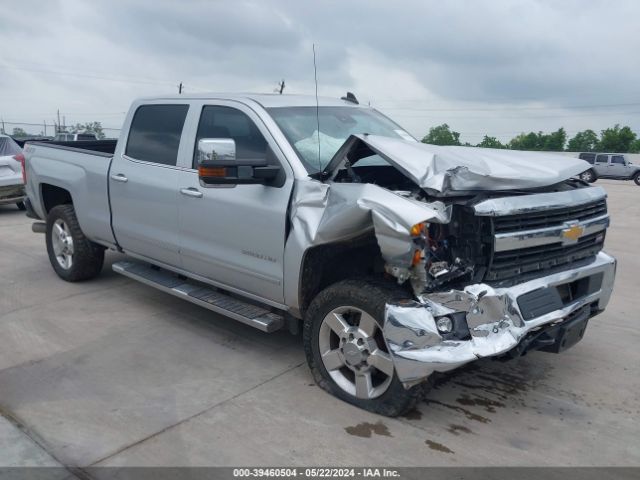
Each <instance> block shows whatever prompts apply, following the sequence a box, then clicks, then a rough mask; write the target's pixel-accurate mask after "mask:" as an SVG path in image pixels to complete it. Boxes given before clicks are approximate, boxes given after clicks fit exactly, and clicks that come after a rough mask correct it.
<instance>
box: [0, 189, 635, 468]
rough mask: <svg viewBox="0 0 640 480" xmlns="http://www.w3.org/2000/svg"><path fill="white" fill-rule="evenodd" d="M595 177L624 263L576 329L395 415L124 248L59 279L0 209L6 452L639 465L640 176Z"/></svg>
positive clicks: (117, 457) (64, 458)
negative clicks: (132, 260)
mask: <svg viewBox="0 0 640 480" xmlns="http://www.w3.org/2000/svg"><path fill="white" fill-rule="evenodd" d="M598 184H600V185H603V186H605V187H606V188H607V190H608V191H609V195H610V213H611V217H612V223H613V226H612V228H611V229H610V231H609V234H608V236H607V241H606V245H607V250H608V251H609V252H610V253H612V254H614V255H615V256H616V257H617V258H618V260H619V267H618V277H617V283H616V288H615V292H614V296H613V298H612V301H611V303H610V305H609V309H608V310H607V311H606V313H605V314H603V315H601V316H599V317H597V318H595V319H594V320H593V321H592V322H591V323H590V325H589V328H588V330H587V334H586V336H585V338H584V340H583V341H582V342H580V343H579V344H578V345H576V346H575V347H574V348H572V349H571V350H569V351H567V352H565V353H564V354H562V355H554V354H548V353H532V354H530V355H528V356H527V357H524V358H521V359H519V360H517V361H513V362H511V363H506V364H505V363H498V362H493V361H482V362H479V363H476V364H474V365H472V366H470V367H468V368H465V369H464V370H462V371H460V372H458V373H456V374H454V375H451V376H450V377H448V378H447V379H446V380H445V381H443V382H441V383H440V384H439V385H438V386H437V387H436V389H435V390H434V391H432V392H431V394H430V395H429V396H428V399H427V401H426V402H423V403H421V404H420V405H419V406H418V409H417V410H416V411H414V412H412V413H411V414H410V415H408V416H407V417H405V418H399V419H389V418H384V417H379V416H376V415H373V414H369V413H367V412H364V411H361V410H358V409H356V408H354V407H351V406H349V405H347V404H345V403H342V402H340V401H339V400H337V399H335V398H333V397H331V396H329V395H328V394H326V393H324V392H323V391H321V390H320V389H318V387H316V386H314V383H313V381H312V378H311V375H310V374H309V371H308V370H307V367H306V364H305V361H304V355H303V352H302V348H301V345H300V339H299V338H296V337H293V336H291V335H289V334H288V333H285V332H278V333H275V334H270V335H269V334H263V333H261V332H259V331H257V330H254V329H252V328H250V327H246V326H244V325H241V324H238V323H236V322H234V321H232V320H228V319H225V318H222V317H219V316H216V315H214V314H212V313H211V312H208V311H206V310H203V309H201V308H199V307H197V306H194V305H191V304H188V303H186V302H184V301H181V300H179V299H176V298H173V297H171V296H169V295H166V294H163V293H160V292H157V291H155V290H154V289H152V288H150V287H147V286H144V285H140V284H137V283H135V282H133V281H130V280H128V279H126V278H124V277H121V276H118V275H116V274H114V273H113V272H112V271H111V269H110V264H111V263H112V262H113V261H116V260H118V259H119V258H121V257H120V256H119V255H117V254H109V255H108V262H107V265H106V266H105V269H104V271H103V274H102V276H101V277H100V278H99V279H97V280H95V281H90V282H86V283H81V284H70V283H66V282H64V281H62V280H60V279H58V278H57V277H56V275H55V274H54V272H53V270H52V269H51V267H50V265H49V261H48V259H47V255H46V250H45V246H44V236H43V235H38V234H34V233H31V230H30V225H31V220H29V219H27V218H26V217H25V216H24V214H23V213H22V212H18V210H17V209H15V208H14V207H12V206H11V207H0V253H1V255H0V272H1V273H2V276H1V278H0V409H1V411H2V412H3V414H4V415H5V416H6V417H7V418H8V419H9V420H10V421H7V420H0V466H6V465H55V464H56V462H61V463H62V464H66V465H72V466H79V467H87V466H90V465H117V466H125V465H126V466H128V465H238V464H240V465H260V466H262V465H371V464H375V465H396V466H398V465H456V466H462V465H496V466H499V465H531V466H534V465H586V466H590V465H603V466H604V465H640V442H638V432H639V431H640V398H639V394H638V392H640V376H639V375H638V365H640V347H639V345H640V333H639V329H638V325H637V323H638V321H639V320H640V314H639V313H638V312H640V294H639V290H638V286H640V256H639V255H638V251H640V201H639V199H640V187H637V186H635V185H634V184H633V183H630V182H618V183H616V182H613V181H609V182H607V181H601V182H599V183H598ZM9 446H11V448H9Z"/></svg>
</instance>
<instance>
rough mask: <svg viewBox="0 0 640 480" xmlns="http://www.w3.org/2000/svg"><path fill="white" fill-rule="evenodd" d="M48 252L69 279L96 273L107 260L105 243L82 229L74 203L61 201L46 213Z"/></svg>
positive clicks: (79, 279)
mask: <svg viewBox="0 0 640 480" xmlns="http://www.w3.org/2000/svg"><path fill="white" fill-rule="evenodd" d="M46 237H47V253H48V254H49V261H50V262H51V266H52V267H53V269H54V270H55V272H56V273H57V274H58V276H59V277H60V278H62V279H63V280H66V281H67V282H78V281H81V280H88V279H90V278H93V277H95V276H97V275H98V274H99V273H100V271H101V270H102V265H103V263H104V247H102V246H100V245H98V244H96V243H93V242H92V241H91V240H89V239H88V238H87V237H85V235H84V233H82V230H81V229H80V225H79V223H78V219H77V218H76V213H75V210H74V208H73V205H58V206H57V207H54V208H52V209H51V211H50V212H49V215H48V216H47V232H46Z"/></svg>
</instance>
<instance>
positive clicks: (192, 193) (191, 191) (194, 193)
mask: <svg viewBox="0 0 640 480" xmlns="http://www.w3.org/2000/svg"><path fill="white" fill-rule="evenodd" d="M180 193H181V194H183V195H186V196H187V197H193V198H202V192H201V191H200V190H197V189H195V188H193V187H189V188H181V189H180Z"/></svg>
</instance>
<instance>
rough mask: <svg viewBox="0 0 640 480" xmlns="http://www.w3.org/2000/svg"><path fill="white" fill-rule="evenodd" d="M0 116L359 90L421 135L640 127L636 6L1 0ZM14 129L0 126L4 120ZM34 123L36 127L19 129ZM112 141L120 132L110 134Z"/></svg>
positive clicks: (96, 115)
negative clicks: (443, 129) (245, 94)
mask: <svg viewBox="0 0 640 480" xmlns="http://www.w3.org/2000/svg"><path fill="white" fill-rule="evenodd" d="M0 12H1V14H0V116H1V117H2V118H3V119H4V120H5V122H27V123H42V122H43V121H45V120H46V121H47V122H48V123H51V122H53V119H54V118H55V115H56V110H57V109H60V112H61V115H64V116H65V117H66V122H67V124H70V123H75V122H86V121H94V120H98V121H101V122H102V123H103V125H104V126H105V127H111V128H114V129H115V128H118V127H119V126H120V124H121V122H122V120H123V118H124V112H125V111H126V110H127V108H128V105H129V103H130V101H131V100H132V99H133V98H135V97H138V96H147V95H155V94H160V93H167V92H171V93H176V92H177V85H178V83H179V82H181V81H182V82H183V83H184V85H185V91H187V92H190V93H197V92H205V91H231V92H232V91H255V92H272V91H273V90H274V88H275V87H276V85H277V83H278V81H279V80H281V79H283V78H284V79H285V81H286V88H285V93H304V94H312V93H313V91H314V87H313V54H312V44H314V43H315V44H316V49H317V60H318V81H319V93H320V94H321V95H328V96H340V95H343V94H344V92H346V91H347V90H350V91H353V92H355V94H356V95H357V97H358V98H359V99H360V101H361V102H370V104H371V105H372V106H375V107H376V108H378V109H380V110H381V111H383V112H384V113H386V114H388V115H390V116H392V117H393V118H394V119H396V120H397V121H398V122H399V123H400V124H402V125H404V126H405V127H406V128H407V130H409V131H410V132H411V133H412V134H414V135H415V136H418V137H422V136H423V135H424V134H425V133H426V131H427V130H428V129H429V127H430V126H434V125H438V124H441V123H444V122H447V123H449V125H451V127H452V128H453V129H455V130H457V131H459V132H461V134H462V135H461V136H462V140H464V141H469V142H472V143H476V142H478V141H479V140H480V139H481V138H482V136H483V135H484V134H485V133H488V134H490V135H495V136H497V137H498V138H500V139H503V140H507V139H509V138H511V137H513V136H515V135H516V134H518V133H519V132H521V131H529V130H543V131H550V130H555V129H557V128H559V127H561V126H564V127H565V129H566V130H567V131H568V132H569V134H570V135H571V134H573V133H575V132H576V131H578V130H582V129H585V128H593V129H595V130H600V129H603V128H606V127H608V126H611V125H613V124H615V123H620V124H623V125H625V124H626V125H629V126H631V127H632V129H634V131H636V132H637V133H640V28H639V26H638V21H639V19H640V1H637V0H626V1H625V0H616V1H615V2H614V1H610V0H609V1H604V0H603V1H600V0H562V1H560V0H556V1H551V0H511V1H508V0H486V1H478V0H448V1H446V2H445V1H435V0H434V1H426V0H414V1H398V0H394V1H389V0H385V1H371V0H369V1H366V0H356V1H345V0H342V1H313V2H312V1H306V0H298V1H286V0H281V1H280V0H273V1H258V0H256V1H231V0H226V1H213V0H207V1H204V0H193V1H187V0H180V1H178V0H173V1H163V0H155V1H143V0H126V1H125V0H122V1H99V2H98V1H71V0H69V1H66V0H58V1H55V0H42V1H33V0H0ZM12 127H13V125H9V124H6V129H7V130H8V131H10V130H11V128H12ZM23 128H25V129H26V130H28V131H31V132H34V133H37V132H39V131H40V130H42V128H39V127H35V126H34V127H23ZM108 133H109V134H111V135H117V130H109V131H108Z"/></svg>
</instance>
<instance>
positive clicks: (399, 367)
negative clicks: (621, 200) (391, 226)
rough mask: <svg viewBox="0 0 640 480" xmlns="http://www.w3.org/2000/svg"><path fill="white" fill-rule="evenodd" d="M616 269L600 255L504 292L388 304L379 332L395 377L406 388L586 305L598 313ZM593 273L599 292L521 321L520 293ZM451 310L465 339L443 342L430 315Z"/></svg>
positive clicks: (495, 351)
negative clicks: (462, 317)
mask: <svg viewBox="0 0 640 480" xmlns="http://www.w3.org/2000/svg"><path fill="white" fill-rule="evenodd" d="M615 270H616V260H615V259H614V258H613V257H611V256H609V255H607V254H606V253H604V252H600V253H599V254H598V255H597V256H596V258H595V260H593V261H592V262H591V263H589V264H587V265H583V266H580V267H576V268H573V269H571V270H566V271H563V272H559V273H554V274H552V275H548V276H546V277H542V278H536V279H534V280H531V281H528V282H525V283H521V284H518V285H515V286H513V287H509V288H492V287H490V286H489V285H486V284H474V285H469V286H467V287H466V288H465V289H464V290H451V291H449V292H443V293H434V294H425V295H424V296H422V298H420V299H419V300H420V302H411V303H403V304H387V307H386V312H385V323H384V329H383V330H384V337H385V340H386V342H387V345H388V347H389V351H390V353H391V356H392V358H393V361H394V364H395V368H396V372H397V375H398V377H399V379H400V380H401V381H402V382H403V383H404V384H405V386H410V385H412V384H415V383H418V382H420V381H422V380H423V379H425V378H426V377H428V376H429V375H431V374H432V373H433V372H445V371H448V370H452V369H454V368H457V367H460V366H461V365H464V364H466V363H469V362H471V361H473V360H477V359H479V358H484V357H493V356H497V355H501V354H503V353H506V352H508V351H509V350H511V349H512V348H514V347H515V346H516V345H518V343H519V342H520V341H521V340H522V339H523V338H524V337H525V335H527V334H528V333H529V332H532V331H534V330H538V329H540V327H542V326H546V325H551V324H555V323H559V322H561V321H563V320H564V319H566V318H567V317H568V316H569V315H571V314H572V313H573V312H575V311H577V310H579V309H580V308H582V307H584V306H586V305H592V306H593V307H595V308H594V310H597V311H600V310H603V309H604V308H605V307H606V305H607V303H608V302H609V298H610V296H611V292H612V290H613V282H614V277H615ZM598 274H602V283H601V284H600V288H599V289H598V290H596V291H594V292H592V293H588V294H586V295H584V296H582V297H580V298H578V299H576V300H575V301H572V302H570V303H566V304H564V305H563V307H562V308H559V309H557V310H554V311H552V312H549V313H546V314H544V315H540V316H538V317H535V318H527V319H526V320H525V316H524V315H523V313H522V312H521V310H520V307H519V305H518V298H519V297H521V296H522V295H524V294H526V293H529V292H533V291H535V290H539V289H542V288H545V287H554V286H559V285H564V284H568V283H571V282H575V281H577V280H580V279H582V278H585V277H590V276H592V275H598ZM454 312H466V321H467V325H468V328H469V333H470V339H469V340H445V339H443V338H442V336H441V335H440V334H439V333H438V329H437V328H436V323H435V317H437V316H440V315H447V314H452V313H454Z"/></svg>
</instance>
